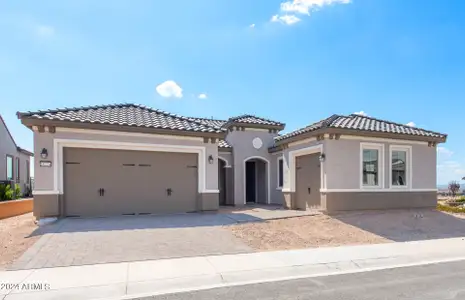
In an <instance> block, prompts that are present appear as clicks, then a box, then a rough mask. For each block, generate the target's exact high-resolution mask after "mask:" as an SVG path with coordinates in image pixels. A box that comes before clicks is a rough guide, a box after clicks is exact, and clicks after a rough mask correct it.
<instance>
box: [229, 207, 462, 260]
mask: <svg viewBox="0 0 465 300" xmlns="http://www.w3.org/2000/svg"><path fill="white" fill-rule="evenodd" d="M227 228H229V230H231V231H232V232H233V234H234V235H235V236H236V237H238V238H240V239H241V240H242V241H243V242H244V243H245V244H247V245H249V246H250V247H251V248H253V249H254V250H257V251H267V250H286V249H299V248H309V247H325V246H326V247H333V246H341V245H357V244H377V243H387V242H408V241H419V240H428V239H443V238H454V237H465V219H464V215H456V214H450V213H444V212H441V211H437V210H435V209H410V210H409V209H404V210H400V209H399V210H382V211H356V212H344V213H339V214H334V215H315V216H305V217H296V218H290V219H282V220H270V221H266V222H258V223H244V224H236V225H231V226H227Z"/></svg>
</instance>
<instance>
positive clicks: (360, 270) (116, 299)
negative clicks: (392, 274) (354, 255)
mask: <svg viewBox="0 0 465 300" xmlns="http://www.w3.org/2000/svg"><path fill="white" fill-rule="evenodd" d="M461 260H465V256H462V257H454V258H446V259H437V260H424V261H418V262H413V263H405V264H393V265H388V266H379V267H367V268H358V269H351V270H337V271H334V270H331V271H328V272H319V273H312V274H305V275H296V276H283V277H274V278H261V279H258V280H245V281H237V282H223V283H220V284H207V285H200V286H197V287H187V288H174V289H166V290H163V291H157V292H148V293H138V294H130V295H124V296H118V297H110V298H98V300H129V299H135V298H141V297H151V296H160V295H166V294H174V293H184V292H192V291H202V290H209V289H215V288H224V287H234V286H241V285H249V284H257V283H268V282H278V281H289V280H297V279H304V278H313V277H322V276H334V275H344V274H354V273H363V272H372V271H379V270H388V269H396V268H404V267H413V266H421V265H430V264H438V263H447V262H454V261H461ZM344 262H346V263H349V262H352V263H354V262H353V261H344ZM344 262H342V261H341V262H340V263H344ZM316 265H317V264H315V265H314V266H316ZM318 265H325V264H318ZM355 265H356V264H355ZM309 266H311V265H309ZM274 269H279V268H274ZM184 279H185V277H184ZM223 281H224V280H223Z"/></svg>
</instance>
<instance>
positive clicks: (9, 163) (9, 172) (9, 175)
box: [6, 155, 13, 180]
mask: <svg viewBox="0 0 465 300" xmlns="http://www.w3.org/2000/svg"><path fill="white" fill-rule="evenodd" d="M6 180H13V156H10V155H7V156H6Z"/></svg>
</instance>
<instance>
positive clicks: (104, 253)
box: [10, 213, 253, 270]
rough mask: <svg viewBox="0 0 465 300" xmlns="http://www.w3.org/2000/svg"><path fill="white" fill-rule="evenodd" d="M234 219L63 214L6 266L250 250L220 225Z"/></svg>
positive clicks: (28, 266)
mask: <svg viewBox="0 0 465 300" xmlns="http://www.w3.org/2000/svg"><path fill="white" fill-rule="evenodd" d="M237 222H238V221H236V220H234V219H232V218H230V217H228V214H222V213H217V214H180V215H164V216H121V217H111V218H89V219H84V218H83V219H72V218H68V219H63V220H60V221H58V222H57V223H54V224H51V225H46V226H44V227H41V228H39V229H37V230H36V231H35V232H34V233H33V235H41V238H40V239H39V240H38V241H37V242H36V243H35V244H34V245H33V246H32V247H31V248H29V249H28V250H27V251H26V252H25V253H24V254H23V255H22V256H21V257H20V258H19V259H18V260H17V261H15V262H14V263H13V264H12V265H11V267H10V269H13V270H19V269H32V268H47V267H59V266H77V265H86V264H97V263H111V262H127V261H139V260H153V259H162V258H176V257H189V256H203V255H218V254H234V253H247V252H253V250H252V249H251V248H250V247H249V246H247V245H245V244H244V243H243V242H242V241H240V240H239V239H238V238H236V237H235V236H234V235H233V234H232V233H230V231H229V230H227V229H224V228H223V226H224V225H230V224H235V223H237Z"/></svg>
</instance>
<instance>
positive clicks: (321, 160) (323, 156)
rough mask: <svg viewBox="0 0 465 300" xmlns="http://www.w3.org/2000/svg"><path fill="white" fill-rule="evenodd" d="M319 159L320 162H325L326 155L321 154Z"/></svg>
mask: <svg viewBox="0 0 465 300" xmlns="http://www.w3.org/2000/svg"><path fill="white" fill-rule="evenodd" d="M318 158H319V160H320V162H324V161H325V159H326V155H325V154H324V153H321V154H320V156H319V157H318Z"/></svg>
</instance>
